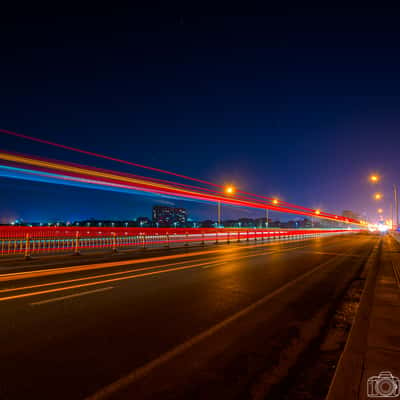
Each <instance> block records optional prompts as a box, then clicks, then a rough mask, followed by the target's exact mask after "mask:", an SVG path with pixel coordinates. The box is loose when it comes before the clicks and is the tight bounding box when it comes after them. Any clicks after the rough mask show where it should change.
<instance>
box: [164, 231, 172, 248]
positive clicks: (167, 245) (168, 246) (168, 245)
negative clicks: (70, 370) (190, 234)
mask: <svg viewBox="0 0 400 400" xmlns="http://www.w3.org/2000/svg"><path fill="white" fill-rule="evenodd" d="M165 247H167V248H168V249H169V248H170V247H171V246H170V244H169V233H168V232H167V244H166V246H165Z"/></svg>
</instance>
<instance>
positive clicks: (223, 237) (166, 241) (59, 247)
mask: <svg viewBox="0 0 400 400" xmlns="http://www.w3.org/2000/svg"><path fill="white" fill-rule="evenodd" d="M360 231H361V230H358V229H352V230H349V229H261V228H260V229H246V228H157V229H155V228H108V227H107V228H94V227H88V228H84V227H48V228H42V227H8V226H7V227H0V256H12V255H23V256H25V257H27V258H28V257H30V256H32V255H38V254H56V253H64V254H65V253H75V254H79V253H80V252H82V251H85V250H95V249H110V250H112V251H118V250H120V249H125V248H142V249H145V248H157V247H158V248H160V247H179V246H182V245H183V246H188V245H189V244H201V245H205V244H206V243H230V242H234V241H235V242H242V241H249V240H254V241H256V240H289V239H307V238H314V237H320V236H329V235H338V234H348V233H355V232H360Z"/></svg>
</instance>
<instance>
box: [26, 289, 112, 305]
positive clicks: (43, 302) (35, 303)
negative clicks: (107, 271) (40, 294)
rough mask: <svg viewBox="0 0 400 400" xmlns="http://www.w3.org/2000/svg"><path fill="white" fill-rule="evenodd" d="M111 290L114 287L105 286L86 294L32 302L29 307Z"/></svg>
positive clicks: (81, 293)
mask: <svg viewBox="0 0 400 400" xmlns="http://www.w3.org/2000/svg"><path fill="white" fill-rule="evenodd" d="M111 289H114V286H107V287H105V288H101V289H94V290H88V291H86V292H80V293H75V294H70V295H68V296H62V297H54V298H52V299H47V300H41V301H36V302H34V303H30V305H31V306H38V305H40V304H47V303H52V302H54V301H61V300H66V299H72V298H73V297H79V296H86V295H88V294H92V293H99V292H105V291H106V290H111Z"/></svg>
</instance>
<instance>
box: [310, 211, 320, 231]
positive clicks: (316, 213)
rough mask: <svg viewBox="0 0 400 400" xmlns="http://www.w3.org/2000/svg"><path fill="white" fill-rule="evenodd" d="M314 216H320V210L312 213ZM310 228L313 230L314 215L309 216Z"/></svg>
mask: <svg viewBox="0 0 400 400" xmlns="http://www.w3.org/2000/svg"><path fill="white" fill-rule="evenodd" d="M314 213H315V215H320V214H321V210H319V209H317V210H315V211H314ZM311 228H314V215H311Z"/></svg>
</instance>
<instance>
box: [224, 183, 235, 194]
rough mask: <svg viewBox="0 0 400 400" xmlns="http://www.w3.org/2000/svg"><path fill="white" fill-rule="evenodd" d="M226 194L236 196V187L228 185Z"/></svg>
mask: <svg viewBox="0 0 400 400" xmlns="http://www.w3.org/2000/svg"><path fill="white" fill-rule="evenodd" d="M225 193H226V194H234V193H235V186H233V185H228V186H226V187H225Z"/></svg>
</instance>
